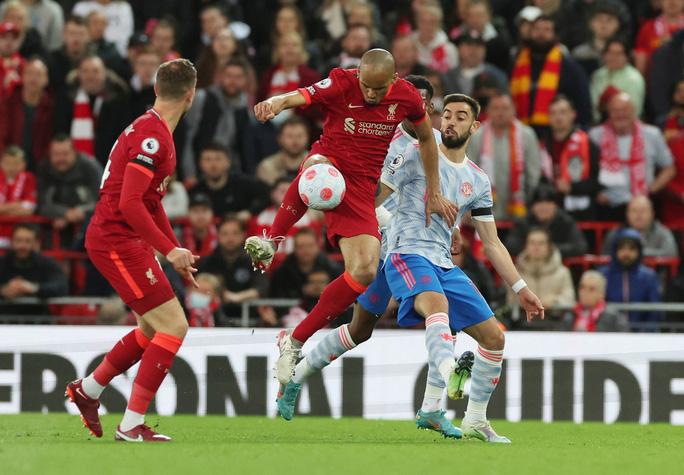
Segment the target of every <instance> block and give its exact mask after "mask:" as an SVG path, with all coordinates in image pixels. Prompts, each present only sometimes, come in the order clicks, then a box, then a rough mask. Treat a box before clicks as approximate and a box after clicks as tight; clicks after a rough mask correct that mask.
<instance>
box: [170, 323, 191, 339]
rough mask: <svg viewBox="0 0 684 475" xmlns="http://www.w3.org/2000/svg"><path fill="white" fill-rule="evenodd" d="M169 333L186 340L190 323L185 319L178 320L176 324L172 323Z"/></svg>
mask: <svg viewBox="0 0 684 475" xmlns="http://www.w3.org/2000/svg"><path fill="white" fill-rule="evenodd" d="M167 333H169V334H171V335H173V336H175V337H178V338H180V339H183V338H185V335H186V334H187V333H188V321H187V320H186V319H185V318H182V319H176V320H175V321H174V322H172V323H171V322H170V323H169V326H168V328H167Z"/></svg>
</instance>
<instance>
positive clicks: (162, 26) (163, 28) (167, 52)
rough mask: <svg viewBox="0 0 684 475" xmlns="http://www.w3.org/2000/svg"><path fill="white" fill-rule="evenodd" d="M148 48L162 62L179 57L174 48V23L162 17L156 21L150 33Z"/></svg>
mask: <svg viewBox="0 0 684 475" xmlns="http://www.w3.org/2000/svg"><path fill="white" fill-rule="evenodd" d="M180 20H181V21H182V20H183V19H180ZM150 48H152V50H153V51H154V52H155V53H157V55H158V56H159V57H160V58H161V62H162V63H165V62H166V61H171V60H173V59H178V58H180V57H181V55H180V53H179V52H178V51H176V49H175V48H176V25H175V24H174V23H173V22H171V21H169V20H166V19H164V18H162V19H161V20H159V21H158V22H156V24H155V25H154V27H153V28H152V34H151V35H150Z"/></svg>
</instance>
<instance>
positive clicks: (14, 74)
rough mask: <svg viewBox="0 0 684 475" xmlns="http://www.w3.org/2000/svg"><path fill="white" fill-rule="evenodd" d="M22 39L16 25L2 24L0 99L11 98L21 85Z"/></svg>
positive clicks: (22, 65)
mask: <svg viewBox="0 0 684 475" xmlns="http://www.w3.org/2000/svg"><path fill="white" fill-rule="evenodd" d="M20 45H21V38H20V32H19V28H17V26H16V25H14V23H7V22H5V23H0V99H2V98H3V97H9V96H10V95H11V94H12V92H13V91H14V89H15V88H16V87H18V86H19V85H20V84H21V73H22V71H23V69H24V62H25V60H24V58H23V57H22V56H21V55H20V54H19V46H20Z"/></svg>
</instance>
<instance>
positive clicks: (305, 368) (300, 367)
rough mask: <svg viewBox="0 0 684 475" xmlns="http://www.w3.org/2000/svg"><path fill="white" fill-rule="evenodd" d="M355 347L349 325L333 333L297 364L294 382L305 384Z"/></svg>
mask: <svg viewBox="0 0 684 475" xmlns="http://www.w3.org/2000/svg"><path fill="white" fill-rule="evenodd" d="M355 346H356V343H354V341H353V340H352V338H351V334H350V333H349V325H348V324H346V325H342V326H341V327H339V328H338V329H336V330H333V331H331V332H330V333H328V334H327V335H326V336H325V338H323V339H322V340H321V341H320V342H319V343H318V344H317V345H316V346H315V347H314V349H313V350H311V352H310V353H309V354H308V355H306V357H305V358H304V359H303V360H302V361H300V362H299V363H298V364H297V367H296V368H295V374H294V377H293V378H292V381H293V382H295V383H297V384H301V383H303V382H304V381H305V380H306V378H308V377H309V376H311V375H312V374H313V373H315V372H316V371H320V370H322V369H323V368H325V367H326V366H328V365H329V364H330V363H332V362H333V361H335V360H336V359H337V358H339V357H340V356H342V355H343V354H344V353H346V352H347V351H349V350H351V349H353V348H354V347H355Z"/></svg>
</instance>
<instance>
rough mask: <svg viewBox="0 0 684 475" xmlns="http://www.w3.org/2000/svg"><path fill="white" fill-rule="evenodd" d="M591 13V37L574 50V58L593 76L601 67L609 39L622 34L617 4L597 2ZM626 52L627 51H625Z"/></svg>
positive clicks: (588, 74)
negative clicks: (619, 33)
mask: <svg viewBox="0 0 684 475" xmlns="http://www.w3.org/2000/svg"><path fill="white" fill-rule="evenodd" d="M596 3H598V5H597V6H596V8H594V9H593V11H592V12H591V17H590V19H589V29H590V30H591V37H590V38H589V39H588V40H587V41H586V42H584V43H582V44H580V45H579V46H576V47H574V48H573V49H572V56H573V58H575V59H576V60H577V62H578V63H579V64H580V65H581V66H582V67H583V68H584V71H585V72H586V73H587V76H591V75H592V73H593V72H594V71H596V70H597V69H598V68H599V66H600V65H601V57H602V54H603V51H605V48H606V46H607V42H608V40H609V39H611V38H613V37H614V36H615V35H616V34H618V32H620V27H621V25H620V13H619V9H618V7H617V5H616V4H613V3H609V2H596ZM625 52H626V51H625Z"/></svg>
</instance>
